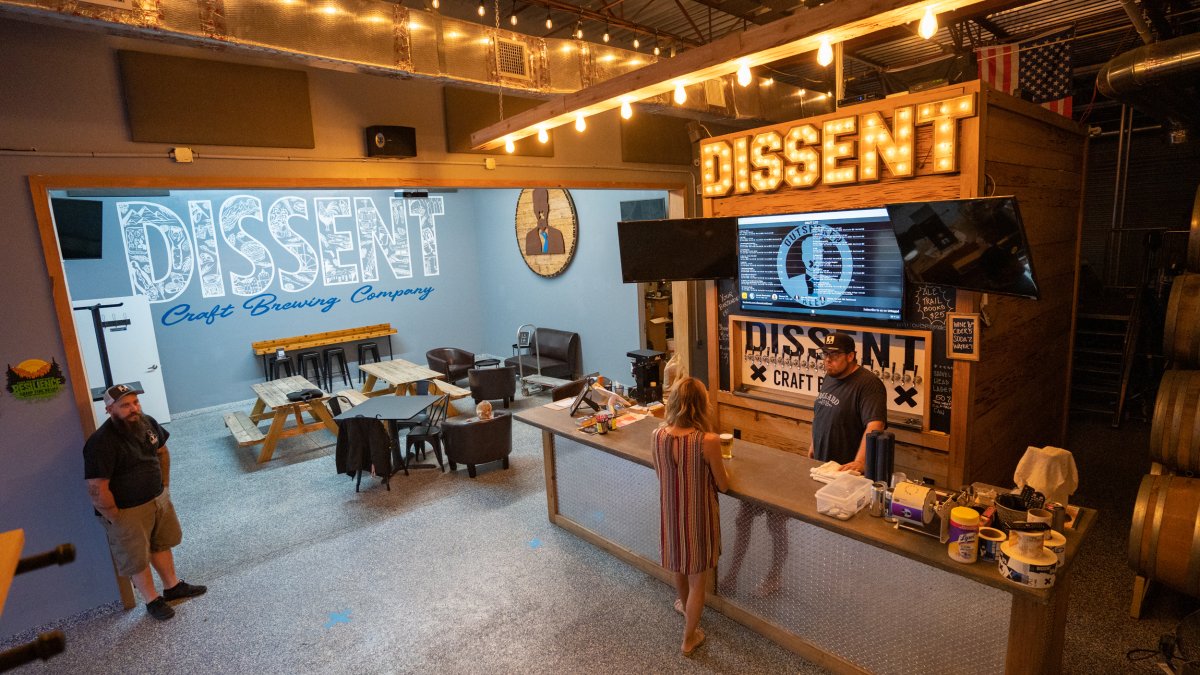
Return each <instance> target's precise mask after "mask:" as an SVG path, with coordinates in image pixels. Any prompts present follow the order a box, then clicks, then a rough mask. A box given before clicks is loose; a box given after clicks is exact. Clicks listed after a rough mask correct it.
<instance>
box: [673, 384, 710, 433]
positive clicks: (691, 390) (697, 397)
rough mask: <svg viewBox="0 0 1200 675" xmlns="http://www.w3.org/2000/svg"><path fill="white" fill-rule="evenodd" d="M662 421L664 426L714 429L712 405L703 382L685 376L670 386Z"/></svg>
mask: <svg viewBox="0 0 1200 675" xmlns="http://www.w3.org/2000/svg"><path fill="white" fill-rule="evenodd" d="M664 423H665V424H666V426H672V427H678V428H680V429H699V430H700V431H707V432H715V431H716V425H715V424H714V423H713V418H712V407H711V406H710V405H709V403H708V389H707V388H706V387H705V386H704V383H703V382H701V381H700V380H697V379H696V378H694V377H687V378H684V379H682V380H680V381H679V382H678V383H677V384H676V385H675V386H674V387H672V388H671V397H670V398H669V399H667V413H666V419H665V420H664Z"/></svg>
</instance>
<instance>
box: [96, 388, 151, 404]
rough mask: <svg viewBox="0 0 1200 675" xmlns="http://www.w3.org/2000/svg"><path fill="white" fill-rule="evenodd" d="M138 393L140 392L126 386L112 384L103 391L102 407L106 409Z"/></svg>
mask: <svg viewBox="0 0 1200 675" xmlns="http://www.w3.org/2000/svg"><path fill="white" fill-rule="evenodd" d="M140 393H142V392H141V391H139V390H138V389H134V388H133V387H131V386H129V385H127V384H114V385H113V386H111V387H109V388H108V389H105V390H104V407H105V408H107V407H109V406H111V405H112V404H114V403H116V402H117V401H120V400H121V399H123V398H125V397H126V396H128V395H130V394H140Z"/></svg>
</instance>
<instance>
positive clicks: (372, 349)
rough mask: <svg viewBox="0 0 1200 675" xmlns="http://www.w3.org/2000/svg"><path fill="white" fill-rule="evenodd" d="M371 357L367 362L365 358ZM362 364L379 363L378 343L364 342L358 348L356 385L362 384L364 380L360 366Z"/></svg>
mask: <svg viewBox="0 0 1200 675" xmlns="http://www.w3.org/2000/svg"><path fill="white" fill-rule="evenodd" d="M368 356H369V357H371V360H370V361H367V357H368ZM364 363H379V343H377V342H364V343H362V344H360V345H359V346H358V383H359V384H362V383H363V380H364V379H365V378H364V376H363V371H362V365H363V364H364Z"/></svg>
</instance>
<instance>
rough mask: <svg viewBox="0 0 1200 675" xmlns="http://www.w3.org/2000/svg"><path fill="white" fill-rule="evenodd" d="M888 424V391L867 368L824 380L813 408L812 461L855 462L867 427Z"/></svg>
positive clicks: (860, 368) (827, 377) (826, 377)
mask: <svg viewBox="0 0 1200 675" xmlns="http://www.w3.org/2000/svg"><path fill="white" fill-rule="evenodd" d="M875 420H879V421H881V422H886V421H887V391H886V390H885V389H884V386H883V382H880V381H879V378H878V377H875V375H874V374H873V373H871V372H870V371H869V370H867V369H866V368H862V367H859V368H856V369H855V370H854V372H853V373H850V375H848V376H846V377H844V378H842V379H840V380H839V379H838V378H836V377H830V376H828V375H826V376H825V378H824V380H823V381H822V382H821V393H820V395H819V396H817V401H816V403H814V404H813V425H812V435H813V437H812V442H813V458H815V459H818V460H820V461H822V462H828V461H829V460H833V461H835V462H837V463H839V464H845V463H846V462H851V461H854V456H855V455H856V454H858V446H859V444H860V443H861V442H862V435H863V432H864V431H866V429H867V423H868V422H872V421H875Z"/></svg>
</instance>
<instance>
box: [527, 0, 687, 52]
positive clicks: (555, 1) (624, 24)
mask: <svg viewBox="0 0 1200 675" xmlns="http://www.w3.org/2000/svg"><path fill="white" fill-rule="evenodd" d="M529 5H530V6H534V5H541V6H543V7H547V8H549V9H554V10H557V11H560V12H567V13H569V14H574V15H576V16H578V17H581V18H583V19H587V20H588V21H594V22H596V23H607V24H609V26H611V27H615V28H624V29H625V30H628V31H632V32H634V33H641V34H642V35H647V36H650V35H654V34H656V33H657V34H658V35H659V36H660V37H665V38H670V39H672V40H674V41H676V42H678V43H680V44H685V45H688V46H689V47H695V46H698V45H700V44H701V42H700V41H697V40H693V39H691V38H687V37H684V36H682V35H679V34H677V33H671V32H668V31H662V30H655V29H654V28H653V27H652V26H647V25H645V24H641V23H637V22H636V21H627V20H625V19H622V18H619V17H616V16H612V15H609V14H601V13H600V12H598V11H596V10H593V9H587V8H585V7H582V6H580V5H573V4H571V3H569V2H566V1H565V0H530V1H529Z"/></svg>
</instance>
